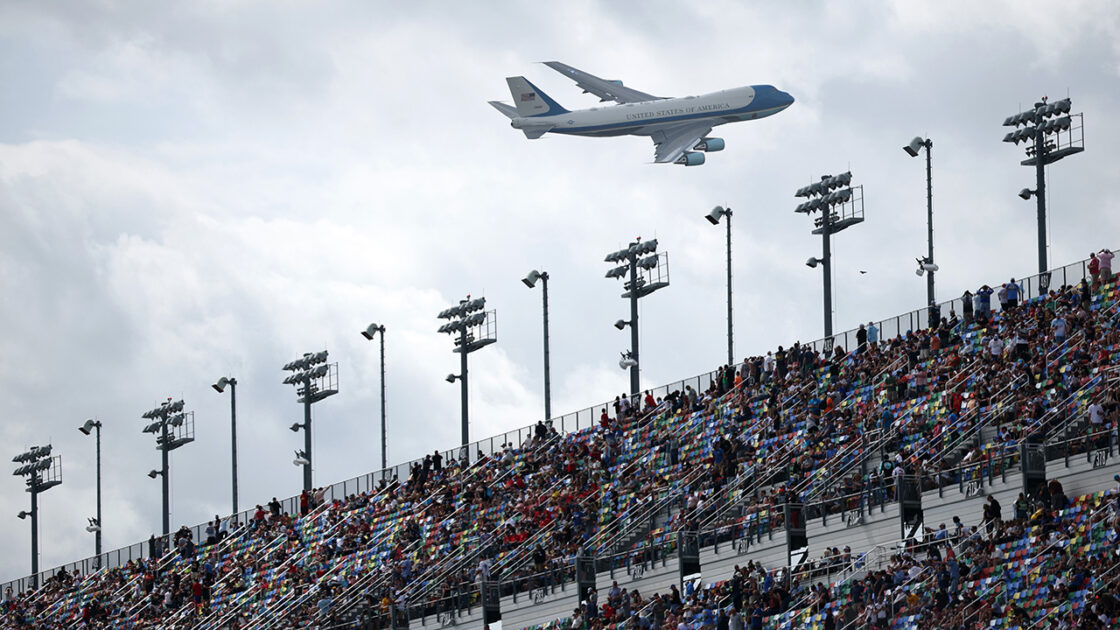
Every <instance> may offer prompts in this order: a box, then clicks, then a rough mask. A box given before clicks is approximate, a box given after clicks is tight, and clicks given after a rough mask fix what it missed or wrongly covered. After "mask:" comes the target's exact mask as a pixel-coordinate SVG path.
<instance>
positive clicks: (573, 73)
mask: <svg viewBox="0 0 1120 630" xmlns="http://www.w3.org/2000/svg"><path fill="white" fill-rule="evenodd" d="M544 65H546V66H548V67H549V68H552V69H553V70H555V71H557V72H559V73H560V74H562V75H564V76H566V77H568V78H569V79H571V80H573V81H575V82H576V85H578V86H579V87H581V88H583V91H584V92H590V93H592V94H594V95H595V96H598V97H599V99H600V100H604V101H617V102H618V103H620V104H621V103H640V102H642V101H655V100H658V99H661V98H664V97H662V96H653V95H652V94H646V93H645V92H639V91H638V90H635V89H632V88H628V87H626V86H624V85H622V81H608V80H606V79H600V78H599V77H597V76H595V75H593V74H588V73H586V72H584V71H583V70H577V69H576V68H573V67H571V66H569V65H568V64H564V63H560V62H559V61H546V62H544Z"/></svg>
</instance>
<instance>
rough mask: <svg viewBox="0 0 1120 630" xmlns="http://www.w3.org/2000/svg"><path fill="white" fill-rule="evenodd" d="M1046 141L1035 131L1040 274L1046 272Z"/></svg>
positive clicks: (1043, 135)
mask: <svg viewBox="0 0 1120 630" xmlns="http://www.w3.org/2000/svg"><path fill="white" fill-rule="evenodd" d="M1045 151H1046V140H1045V134H1043V133H1042V132H1041V131H1038V130H1037V129H1036V130H1035V135H1034V162H1035V170H1034V173H1035V198H1036V200H1037V202H1038V273H1043V272H1045V271H1046V269H1047V266H1046V153H1045Z"/></svg>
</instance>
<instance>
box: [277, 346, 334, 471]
mask: <svg viewBox="0 0 1120 630" xmlns="http://www.w3.org/2000/svg"><path fill="white" fill-rule="evenodd" d="M328 356H329V355H328V353H327V351H326V350H323V351H321V352H315V353H312V352H307V353H304V355H303V356H302V357H300V358H298V359H296V360H295V361H289V362H288V363H286V364H284V368H283V369H284V371H285V372H291V374H289V375H288V376H286V377H285V378H284V384H285V385H292V386H294V387H295V388H296V396H297V397H298V398H297V399H296V400H297V401H298V402H300V403H303V425H302V426H300V425H298V424H296V425H292V430H293V431H298V430H300V429H302V430H303V453H302V456H297V457H296V459H295V463H296V465H297V466H301V467H302V468H303V489H304V491H305V492H311V490H312V489H313V488H314V486H313V485H312V477H311V473H312V462H313V461H314V458H313V457H312V455H311V404H312V403H317V402H319V401H320V400H323V399H324V398H327V397H329V396H333V395H335V394H337V393H338V364H337V363H327V357H328ZM296 427H298V428H296Z"/></svg>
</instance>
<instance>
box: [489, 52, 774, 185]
mask: <svg viewBox="0 0 1120 630" xmlns="http://www.w3.org/2000/svg"><path fill="white" fill-rule="evenodd" d="M545 65H546V66H548V67H550V68H552V69H553V70H555V71H557V72H559V73H560V74H563V75H564V76H566V77H568V78H570V79H572V80H573V81H575V82H576V85H578V86H579V87H581V88H583V92H584V94H587V93H591V94H594V95H596V96H598V97H599V100H600V102H606V101H615V102H616V103H618V105H613V106H608V107H592V108H591V109H581V110H578V111H568V110H566V109H564V108H563V107H561V106H560V104H559V103H557V102H556V101H554V100H552V99H551V98H549V96H548V95H547V94H545V93H544V92H542V91H540V89H538V88H537V86H535V85H533V84H532V83H530V82H529V81H528V79H526V78H525V77H509V78H507V79H506V83H508V84H509V91H510V94H512V95H513V103H514V104H513V106H510V105H507V104H505V103H502V102H500V101H490V104H491V105H493V106H494V108H495V109H497V110H498V111H500V112H502V113H503V114H505V115H506V116H508V117H509V118H510V119H511V120H510V126H511V127H513V128H514V129H520V130H521V131H522V132H523V133H524V134H525V137H526V138H530V139H536V138H540V137H541V136H543V135H544V134H546V133H560V134H567V135H571V136H623V135H633V136H649V137H650V139H652V140H653V144H654V160H653V161H654V162H658V163H673V164H683V165H685V166H697V165H699V164H703V163H704V153H705V152H710V151H722V150H723V146H724V143H723V139H722V138H713V137H710V136H708V133H709V132H711V130H712V128H713V127H717V126H719V125H725V124H727V123H731V122H739V121H742V120H755V119H757V118H765V117H766V116H773V115H774V114H777V113H778V112H780V111H782V110H783V109H785V108H787V107H789V106H790V105H792V104H793V97H792V96H790V95H789V94H786V93H785V92H783V91H781V90H779V89H777V88H775V87H774V86H772V85H750V86H744V87H738V88H732V89H730V90H721V91H719V92H712V93H711V94H704V95H701V96H685V97H679V98H665V97H661V96H653V95H652V94H646V93H645V92H639V91H638V90H635V89H633V88H628V87H626V86H624V85H622V81H613V80H606V79H600V78H599V77H597V76H595V75H591V74H588V73H586V72H583V71H582V70H577V69H576V68H573V67H571V66H569V65H566V64H563V63H560V62H559V61H546V62H545Z"/></svg>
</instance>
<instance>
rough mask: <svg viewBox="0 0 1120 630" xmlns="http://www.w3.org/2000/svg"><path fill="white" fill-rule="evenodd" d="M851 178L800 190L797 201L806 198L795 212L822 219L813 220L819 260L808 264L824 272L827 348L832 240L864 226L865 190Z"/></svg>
mask: <svg viewBox="0 0 1120 630" xmlns="http://www.w3.org/2000/svg"><path fill="white" fill-rule="evenodd" d="M851 183H852V174H851V173H850V172H845V173H841V174H839V175H837V176H835V177H833V176H831V175H825V176H823V177H821V179H820V181H819V182H816V183H814V184H811V185H809V186H805V187H803V188H799V189H798V190H797V192H796V193H794V196H795V197H805V198H807V199H808V201H805V202H803V203H801V204H800V205H798V206H797V208H796V209H795V210H794V212H800V213H803V214H806V215H809V214H812V213H814V212H820V213H821V216H819V217H817V218H816V219H814V220H813V225H814V226H816V229H814V230H813V234H820V235H821V240H822V241H823V247H822V254H821V257H820V258H810V259H809V260H807V261H805V264H806V265H807V266H809V267H816V266H817V265H818V264H819V265H821V266H822V267H823V271H824V337H825V344H826V345H827V346H829V347H830V346H831V340H832V242H831V237H832V235H833V234H836V233H837V232H841V231H843V230H846V229H847V228H849V227H851V226H853V225H856V224H857V223H862V222H863V186H854V187H853V186H851Z"/></svg>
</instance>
